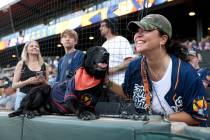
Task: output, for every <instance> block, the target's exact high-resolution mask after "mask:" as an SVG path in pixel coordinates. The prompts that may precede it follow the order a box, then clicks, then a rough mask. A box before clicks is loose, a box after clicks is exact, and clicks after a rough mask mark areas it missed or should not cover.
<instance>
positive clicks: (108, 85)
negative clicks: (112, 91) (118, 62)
mask: <svg viewBox="0 0 210 140" xmlns="http://www.w3.org/2000/svg"><path fill="white" fill-rule="evenodd" d="M112 86H113V82H112V81H110V80H109V82H108V84H107V88H111V87H112Z"/></svg>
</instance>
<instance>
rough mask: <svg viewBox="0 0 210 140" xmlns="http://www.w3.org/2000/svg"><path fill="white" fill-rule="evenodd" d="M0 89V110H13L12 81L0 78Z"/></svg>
mask: <svg viewBox="0 0 210 140" xmlns="http://www.w3.org/2000/svg"><path fill="white" fill-rule="evenodd" d="M0 88H1V89H3V90H2V92H3V95H2V96H1V97H0V110H13V109H14V104H15V97H16V94H15V93H16V89H14V88H12V81H11V80H10V79H9V78H8V77H2V78H0Z"/></svg>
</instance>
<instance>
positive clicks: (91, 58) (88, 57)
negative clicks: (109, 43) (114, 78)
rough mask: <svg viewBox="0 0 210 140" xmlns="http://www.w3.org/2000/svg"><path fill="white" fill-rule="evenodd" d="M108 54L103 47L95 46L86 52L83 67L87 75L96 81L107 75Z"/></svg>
mask: <svg viewBox="0 0 210 140" xmlns="http://www.w3.org/2000/svg"><path fill="white" fill-rule="evenodd" d="M108 65H109V53H108V52H107V50H106V49H105V48H103V47H100V46H96V47H91V48H89V49H88V50H87V52H86V54H85V56H84V61H83V67H84V68H85V70H86V71H87V73H88V74H89V75H91V76H94V77H95V78H97V79H102V78H104V77H105V75H106V74H107V73H108Z"/></svg>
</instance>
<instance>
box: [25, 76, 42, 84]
mask: <svg viewBox="0 0 210 140" xmlns="http://www.w3.org/2000/svg"><path fill="white" fill-rule="evenodd" d="M44 82H45V78H44V77H40V76H34V77H31V78H29V79H28V80H27V83H28V84H40V83H44Z"/></svg>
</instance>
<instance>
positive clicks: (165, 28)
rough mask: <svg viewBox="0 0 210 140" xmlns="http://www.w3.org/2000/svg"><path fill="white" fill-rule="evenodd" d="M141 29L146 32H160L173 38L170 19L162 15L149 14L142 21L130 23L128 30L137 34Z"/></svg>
mask: <svg viewBox="0 0 210 140" xmlns="http://www.w3.org/2000/svg"><path fill="white" fill-rule="evenodd" d="M139 28H142V29H144V30H160V31H162V32H164V33H166V34H167V35H168V37H169V38H170V39H171V37H172V26H171V23H170V22H169V21H168V19H167V18H166V17H164V16H162V15H160V14H149V15H147V16H145V17H144V18H142V19H141V20H140V21H131V22H129V23H128V30H129V31H131V32H136V31H137V30H138V29H139Z"/></svg>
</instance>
